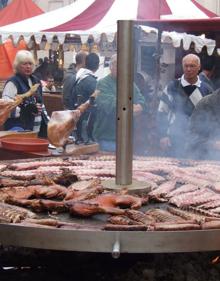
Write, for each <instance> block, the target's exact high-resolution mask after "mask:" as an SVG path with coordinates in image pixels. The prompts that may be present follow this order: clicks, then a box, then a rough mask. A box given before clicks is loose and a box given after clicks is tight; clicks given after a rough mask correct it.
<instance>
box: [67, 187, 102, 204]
mask: <svg viewBox="0 0 220 281" xmlns="http://www.w3.org/2000/svg"><path fill="white" fill-rule="evenodd" d="M103 191H104V188H103V186H102V185H101V184H98V185H95V186H93V187H90V188H88V189H83V190H73V189H71V190H70V188H69V189H68V192H67V194H66V196H65V198H64V199H65V200H80V201H82V200H88V199H92V198H95V197H96V196H97V195H99V194H101V193H102V192H103Z"/></svg>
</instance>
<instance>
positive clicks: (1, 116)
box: [0, 84, 40, 126]
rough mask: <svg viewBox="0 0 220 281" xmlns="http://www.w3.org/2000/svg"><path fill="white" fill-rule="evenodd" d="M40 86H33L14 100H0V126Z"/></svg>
mask: <svg viewBox="0 0 220 281" xmlns="http://www.w3.org/2000/svg"><path fill="white" fill-rule="evenodd" d="M39 85H40V84H35V85H33V86H32V87H31V88H30V90H29V91H28V92H26V93H24V94H22V95H17V96H16V97H15V99H14V100H5V99H0V126H1V125H3V124H4V123H5V121H6V120H7V119H8V117H9V115H10V113H11V111H12V110H13V109H14V108H15V107H16V106H18V105H19V104H20V103H22V101H23V100H24V99H25V98H28V97H30V96H32V95H33V94H34V93H35V92H36V91H37V88H38V87H39Z"/></svg>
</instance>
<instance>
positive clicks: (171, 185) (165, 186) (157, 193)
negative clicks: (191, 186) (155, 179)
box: [149, 180, 176, 200]
mask: <svg viewBox="0 0 220 281" xmlns="http://www.w3.org/2000/svg"><path fill="white" fill-rule="evenodd" d="M175 187H176V180H173V181H167V182H165V183H162V184H161V185H160V186H159V187H157V188H155V189H154V190H153V191H151V192H150V193H149V197H150V198H151V199H155V200H160V199H161V197H166V195H167V194H168V193H169V192H170V191H172V190H174V189H175Z"/></svg>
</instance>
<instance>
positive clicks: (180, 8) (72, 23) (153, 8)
mask: <svg viewBox="0 0 220 281" xmlns="http://www.w3.org/2000/svg"><path fill="white" fill-rule="evenodd" d="M212 17H216V14H214V13H212V12H211V11H209V10H207V9H206V8H205V7H203V6H201V5H200V4H198V2H196V1H195V0H153V1H152V0H129V1H126V0H93V3H92V4H91V5H90V6H89V7H88V8H87V9H86V10H84V11H83V12H82V13H81V14H79V15H78V16H76V17H74V18H72V19H71V20H69V21H66V22H65V23H63V24H61V25H56V26H54V27H52V28H49V29H45V31H52V32H68V31H73V30H80V31H84V30H87V31H88V30H91V31H93V30H94V31H97V30H99V31H102V32H103V31H105V30H106V29H107V31H113V30H115V25H116V22H117V20H119V19H120V20H152V19H165V18H166V19H174V18H175V19H177V18H178V19H196V18H197V19H204V18H212ZM105 28H106V29H105Z"/></svg>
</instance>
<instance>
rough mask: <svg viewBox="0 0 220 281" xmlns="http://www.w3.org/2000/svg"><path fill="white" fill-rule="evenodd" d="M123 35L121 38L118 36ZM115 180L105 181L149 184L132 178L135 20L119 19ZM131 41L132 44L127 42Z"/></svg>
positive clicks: (135, 187)
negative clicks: (133, 21)
mask: <svg viewBox="0 0 220 281" xmlns="http://www.w3.org/2000/svg"><path fill="white" fill-rule="evenodd" d="M119 38H120V40H119ZM117 42H118V57H117V109H116V110H117V115H116V128H117V129H116V181H115V180H108V181H104V182H103V185H104V186H105V187H106V188H108V189H121V188H127V189H128V190H129V191H132V190H133V191H134V190H146V189H149V188H150V185H149V184H147V183H146V182H141V181H137V180H133V179H132V160H133V148H132V145H133V141H132V140H133V132H132V123H133V88H134V87H133V77H134V75H133V65H134V53H133V49H134V48H133V23H132V21H118V40H117ZM127 42H129V44H127Z"/></svg>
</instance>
